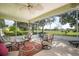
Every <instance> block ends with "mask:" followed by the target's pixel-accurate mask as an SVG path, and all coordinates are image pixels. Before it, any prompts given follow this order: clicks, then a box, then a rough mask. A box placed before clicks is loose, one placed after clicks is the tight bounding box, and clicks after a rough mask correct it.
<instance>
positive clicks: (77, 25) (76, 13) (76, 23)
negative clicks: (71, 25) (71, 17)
mask: <svg viewBox="0 0 79 59" xmlns="http://www.w3.org/2000/svg"><path fill="white" fill-rule="evenodd" d="M75 20H76V26H77V29H76V30H77V33H78V10H77V11H76V19H75ZM77 37H78V34H77Z"/></svg>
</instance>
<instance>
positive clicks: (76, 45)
mask: <svg viewBox="0 0 79 59" xmlns="http://www.w3.org/2000/svg"><path fill="white" fill-rule="evenodd" d="M69 43H70V44H72V45H74V46H75V47H76V48H77V47H78V46H79V41H69Z"/></svg>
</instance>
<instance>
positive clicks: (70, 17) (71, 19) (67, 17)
mask: <svg viewBox="0 0 79 59" xmlns="http://www.w3.org/2000/svg"><path fill="white" fill-rule="evenodd" d="M77 11H78V10H75V11H72V12H67V13H65V14H62V15H61V16H60V17H61V19H62V22H61V24H66V23H70V26H71V27H73V26H75V29H77V25H76V22H77V20H76V12H77ZM78 19H79V11H78Z"/></svg>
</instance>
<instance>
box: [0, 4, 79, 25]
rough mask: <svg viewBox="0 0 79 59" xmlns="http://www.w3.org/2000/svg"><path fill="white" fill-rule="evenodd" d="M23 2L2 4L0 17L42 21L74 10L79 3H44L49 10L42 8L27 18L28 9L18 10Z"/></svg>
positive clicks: (22, 20) (21, 20)
mask: <svg viewBox="0 0 79 59" xmlns="http://www.w3.org/2000/svg"><path fill="white" fill-rule="evenodd" d="M22 5H23V4H18V5H16V4H12V5H11V4H10V3H9V4H0V18H6V19H11V20H14V21H20V22H27V23H28V22H29V21H30V22H35V21H40V20H43V19H45V18H48V17H51V16H55V15H59V14H62V13H64V12H67V11H69V10H72V9H73V8H75V7H76V6H78V5H79V4H75V3H74V4H71V3H70V4H67V3H52V4H50V3H49V4H48V7H47V6H46V5H45V4H44V6H43V7H46V8H47V10H46V9H45V10H41V11H40V12H37V13H35V14H32V15H31V14H30V15H29V16H32V17H30V18H27V16H28V14H27V13H26V14H25V12H26V10H22V11H20V10H18V9H17V8H18V7H20V6H22Z"/></svg>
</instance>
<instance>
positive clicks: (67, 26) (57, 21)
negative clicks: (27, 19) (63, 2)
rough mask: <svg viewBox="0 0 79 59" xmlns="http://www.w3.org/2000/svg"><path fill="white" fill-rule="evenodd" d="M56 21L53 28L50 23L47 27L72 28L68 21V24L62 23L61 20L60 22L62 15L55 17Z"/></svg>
mask: <svg viewBox="0 0 79 59" xmlns="http://www.w3.org/2000/svg"><path fill="white" fill-rule="evenodd" d="M55 19H56V20H55V21H54V22H52V24H51V28H50V24H47V25H45V27H44V28H45V29H49V28H50V29H54V28H55V27H58V28H59V29H61V28H62V29H67V28H71V27H70V25H69V23H67V24H65V25H62V24H61V23H60V22H59V20H60V17H55ZM71 29H74V27H72V28H71Z"/></svg>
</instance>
